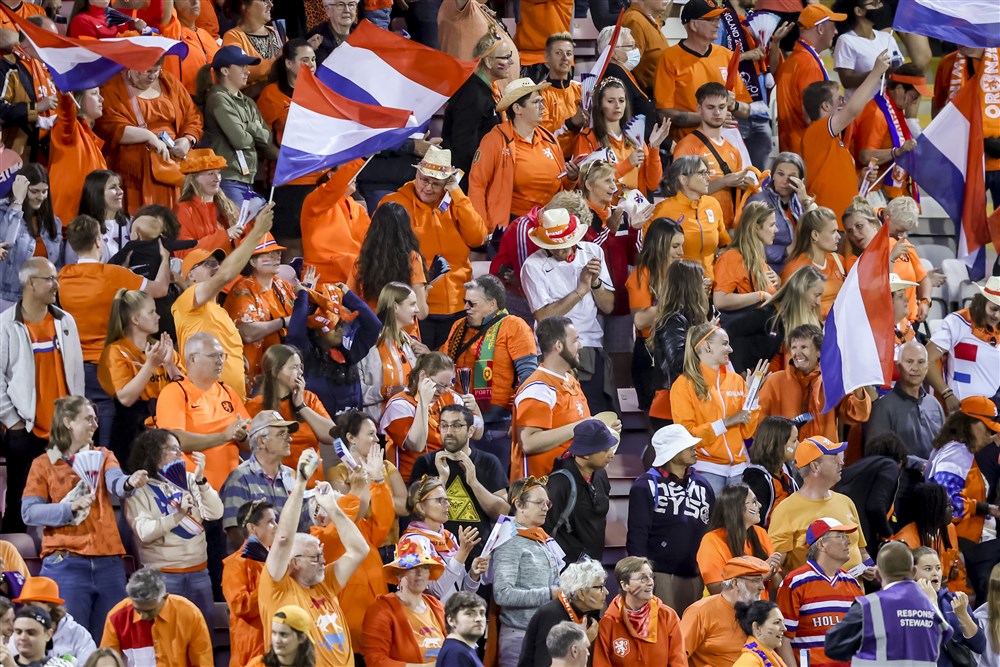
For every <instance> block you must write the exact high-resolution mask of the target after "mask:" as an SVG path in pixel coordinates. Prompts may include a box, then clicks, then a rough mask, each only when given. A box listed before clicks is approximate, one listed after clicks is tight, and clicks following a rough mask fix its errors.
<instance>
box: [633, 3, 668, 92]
mask: <svg viewBox="0 0 1000 667" xmlns="http://www.w3.org/2000/svg"><path fill="white" fill-rule="evenodd" d="M622 27H623V28H628V29H630V30H631V31H632V37H633V39H635V46H636V48H638V49H639V51H640V52H641V53H642V58H641V59H640V60H639V64H638V65H636V66H635V69H634V70H632V76H634V77H635V80H636V82H637V83H638V84H639V85H640V86H641V87H642V88H643V91H644V92H645V93H647V94H648V93H649V92H650V91H652V90H653V83H654V81H655V78H656V68H657V67H658V66H659V64H660V58H661V57H662V55H663V51H664V49H666V48H667V46H669V44H668V43H667V38H666V36H665V35H664V34H663V22H662V21H660V20H658V19H657V20H654V19H652V18H650V17H649V16H647V15H646V14H645V13H644V12H643V11H642V10H641V9H639V7H638V6H637V5H632V6H630V7H629V8H628V9H626V10H625V14H624V16H622Z"/></svg>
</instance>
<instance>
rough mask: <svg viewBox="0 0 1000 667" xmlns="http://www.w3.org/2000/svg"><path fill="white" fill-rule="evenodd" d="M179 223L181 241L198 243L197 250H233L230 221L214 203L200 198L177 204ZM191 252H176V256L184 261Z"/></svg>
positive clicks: (176, 211)
mask: <svg viewBox="0 0 1000 667" xmlns="http://www.w3.org/2000/svg"><path fill="white" fill-rule="evenodd" d="M174 213H176V214H177V221H178V222H180V223H181V231H180V233H179V234H178V235H177V239H178V240H180V241H185V240H192V241H197V242H198V245H196V246H195V248H201V249H203V250H208V251H212V250H220V249H221V250H225V251H226V252H227V253H228V252H229V251H230V250H232V248H233V243H232V241H230V240H229V234H228V233H227V232H226V227H227V225H228V222H229V221H228V220H226V217H225V216H224V215H223V214H222V210H221V209H219V207H218V206H217V205H216V204H215V202H214V201H210V202H205V201H202V200H201V198H200V197H194V198H192V199H186V200H184V201H181V202H177V205H176V206H174ZM191 250H194V248H190V249H188V250H175V251H174V255H175V256H177V257H180V258H181V259H183V258H184V257H186V256H187V254H188V253H189V252H191Z"/></svg>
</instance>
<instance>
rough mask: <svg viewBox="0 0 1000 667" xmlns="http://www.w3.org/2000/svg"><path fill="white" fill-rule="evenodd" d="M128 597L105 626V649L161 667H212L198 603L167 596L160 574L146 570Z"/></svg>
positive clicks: (131, 582) (131, 580)
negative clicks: (184, 666)
mask: <svg viewBox="0 0 1000 667" xmlns="http://www.w3.org/2000/svg"><path fill="white" fill-rule="evenodd" d="M125 590H126V592H127V593H128V597H127V598H125V599H124V600H122V601H121V602H119V603H118V604H116V605H115V607H114V609H112V610H111V611H110V612H109V613H108V616H107V621H106V622H105V623H104V635H103V636H102V637H101V647H102V648H113V649H115V650H116V651H120V652H122V653H124V654H126V655H132V656H135V660H136V662H138V661H139V660H140V657H139V656H144V657H143V658H141V659H142V660H143V661H145V660H152V661H155V664H157V665H211V664H214V663H213V658H212V638H211V635H210V634H209V632H208V625H207V624H206V622H205V619H204V618H203V617H202V615H201V612H199V611H198V607H196V606H195V605H194V603H192V602H189V601H188V600H186V599H185V598H182V597H180V596H179V595H171V594H170V593H167V585H166V583H165V582H164V580H163V575H162V574H160V572H159V571H158V570H154V569H153V568H150V567H144V568H142V569H141V570H138V571H136V572H135V574H133V575H132V576H131V577H130V578H129V580H128V586H127V587H126V589H125Z"/></svg>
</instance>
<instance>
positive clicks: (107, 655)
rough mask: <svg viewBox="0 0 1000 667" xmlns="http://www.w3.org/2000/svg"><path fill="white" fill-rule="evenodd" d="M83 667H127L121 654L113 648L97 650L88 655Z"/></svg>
mask: <svg viewBox="0 0 1000 667" xmlns="http://www.w3.org/2000/svg"><path fill="white" fill-rule="evenodd" d="M82 664H83V667H128V666H127V665H126V664H125V659H124V658H123V657H122V654H121V653H119V652H118V651H116V650H115V649H113V648H99V649H97V650H96V651H94V652H93V653H91V654H90V657H89V658H88V659H87V662H84V663H82Z"/></svg>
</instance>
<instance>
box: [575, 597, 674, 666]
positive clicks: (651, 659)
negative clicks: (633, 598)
mask: <svg viewBox="0 0 1000 667" xmlns="http://www.w3.org/2000/svg"><path fill="white" fill-rule="evenodd" d="M649 604H650V610H649V623H650V627H649V633H648V634H647V636H646V637H639V636H637V635H636V634H635V630H634V629H633V626H632V625H631V624H626V623H625V621H624V620H622V616H623V612H622V597H621V596H620V595H616V596H615V598H614V600H612V601H611V604H610V605H609V607H608V611H607V613H605V614H604V617H603V618H601V621H600V625H599V626H598V630H597V641H596V642H594V667H632V666H638V665H662V666H663V667H673V666H675V665H684V664H686V655H685V651H684V637H683V636H682V635H681V624H680V619H679V618H678V617H677V612H675V611H674V610H673V609H671V608H670V607H668V606H667V605H665V604H663V603H662V602H660V600H659V598H656V597H654V598H653V599H652V600H650V602H649Z"/></svg>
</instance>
